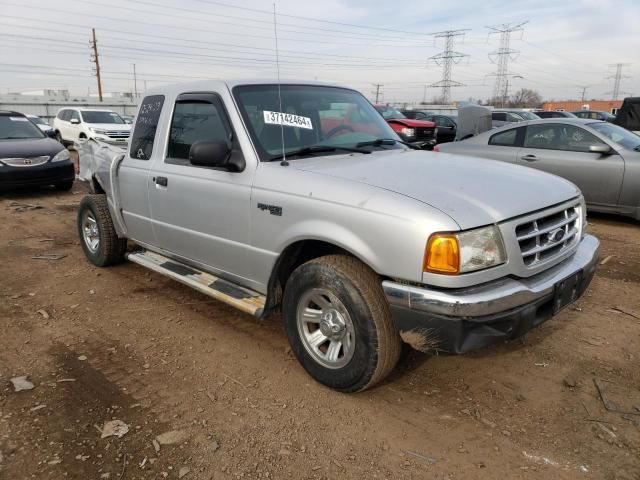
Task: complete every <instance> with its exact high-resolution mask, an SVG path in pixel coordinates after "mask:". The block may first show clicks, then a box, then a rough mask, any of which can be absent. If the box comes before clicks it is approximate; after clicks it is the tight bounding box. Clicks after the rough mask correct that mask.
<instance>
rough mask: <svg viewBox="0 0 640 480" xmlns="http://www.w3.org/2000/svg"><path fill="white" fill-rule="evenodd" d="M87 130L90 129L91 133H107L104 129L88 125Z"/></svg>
mask: <svg viewBox="0 0 640 480" xmlns="http://www.w3.org/2000/svg"><path fill="white" fill-rule="evenodd" d="M89 130H91V131H92V132H93V133H95V134H97V135H106V134H107V131H106V130H102V129H100V128H93V127H89Z"/></svg>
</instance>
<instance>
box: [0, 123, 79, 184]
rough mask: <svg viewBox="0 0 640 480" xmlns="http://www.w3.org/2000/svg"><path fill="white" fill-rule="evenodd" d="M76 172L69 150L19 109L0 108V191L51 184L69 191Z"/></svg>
mask: <svg viewBox="0 0 640 480" xmlns="http://www.w3.org/2000/svg"><path fill="white" fill-rule="evenodd" d="M74 178H75V171H74V168H73V163H72V162H71V160H70V158H69V152H68V151H67V149H66V148H64V147H63V146H62V144H61V143H60V142H58V141H57V140H54V139H53V138H50V137H48V136H47V135H46V134H44V133H43V132H42V131H41V130H40V129H39V128H38V127H37V126H36V125H35V124H33V123H32V122H31V121H29V119H28V118H27V117H26V116H25V115H23V114H21V113H18V112H9V111H0V190H4V189H9V188H11V187H23V186H44V185H53V186H54V187H55V188H56V189H57V190H69V189H71V187H72V185H73V180H74Z"/></svg>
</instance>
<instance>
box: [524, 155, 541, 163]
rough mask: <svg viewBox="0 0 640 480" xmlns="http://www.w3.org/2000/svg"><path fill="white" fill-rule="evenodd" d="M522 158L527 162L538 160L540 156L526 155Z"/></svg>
mask: <svg viewBox="0 0 640 480" xmlns="http://www.w3.org/2000/svg"><path fill="white" fill-rule="evenodd" d="M520 158H522V160H526V161H527V162H535V161H536V160H538V157H536V156H535V155H524V156H523V157H520Z"/></svg>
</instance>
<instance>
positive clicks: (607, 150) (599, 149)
mask: <svg viewBox="0 0 640 480" xmlns="http://www.w3.org/2000/svg"><path fill="white" fill-rule="evenodd" d="M589 151H590V152H591V153H599V154H600V155H610V154H611V153H612V150H611V147H610V146H609V145H605V144H603V143H601V144H598V145H590V146H589Z"/></svg>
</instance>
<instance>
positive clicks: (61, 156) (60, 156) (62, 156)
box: [51, 148, 71, 162]
mask: <svg viewBox="0 0 640 480" xmlns="http://www.w3.org/2000/svg"><path fill="white" fill-rule="evenodd" d="M70 159H71V156H70V155H69V150H67V149H66V148H65V149H64V150H60V151H59V152H58V153H56V155H55V156H54V157H53V158H52V159H51V161H52V162H62V161H63V160H70Z"/></svg>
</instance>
